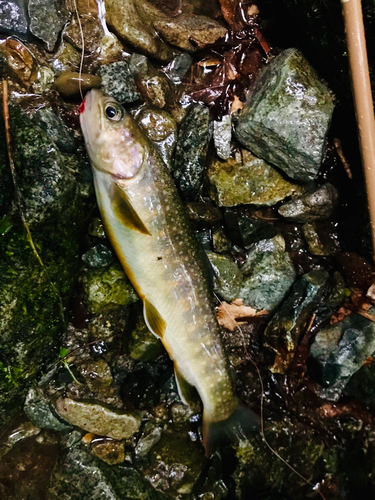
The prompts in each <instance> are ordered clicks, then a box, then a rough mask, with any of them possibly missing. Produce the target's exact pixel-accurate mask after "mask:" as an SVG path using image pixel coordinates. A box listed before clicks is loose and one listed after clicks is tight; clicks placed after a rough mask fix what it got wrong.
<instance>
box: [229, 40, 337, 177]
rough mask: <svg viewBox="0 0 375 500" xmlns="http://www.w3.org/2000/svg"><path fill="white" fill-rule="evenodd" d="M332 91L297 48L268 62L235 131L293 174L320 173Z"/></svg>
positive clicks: (253, 148)
mask: <svg viewBox="0 0 375 500" xmlns="http://www.w3.org/2000/svg"><path fill="white" fill-rule="evenodd" d="M333 108H334V104H333V97H332V95H331V94H330V92H329V91H328V89H327V87H326V86H325V84H324V83H323V82H322V81H320V80H319V78H318V77H317V75H316V74H315V72H314V70H313V69H312V67H311V66H310V65H309V63H308V62H307V60H306V59H305V58H304V56H303V55H302V54H301V53H300V52H299V51H298V50H297V49H287V50H284V51H283V52H282V53H281V54H279V55H278V56H276V57H275V58H274V59H273V60H272V61H271V62H270V64H269V65H267V66H265V68H264V69H263V70H262V72H261V73H260V75H259V76H258V77H257V80H256V82H255V85H254V87H253V88H252V91H251V93H250V95H249V98H248V100H247V102H246V104H245V106H244V109H243V110H242V112H241V114H240V116H239V119H238V122H237V126H236V130H235V136H236V138H237V140H238V141H239V142H240V143H241V144H243V145H244V146H246V147H247V148H249V149H250V151H252V152H253V153H254V154H256V155H257V156H259V157H260V158H263V159H264V160H266V161H267V162H269V163H272V164H274V165H276V166H277V167H279V168H280V169H281V170H283V171H284V172H285V173H286V174H287V175H288V176H289V177H292V178H293V179H297V180H300V181H310V180H313V179H315V178H316V177H317V174H318V171H319V168H320V164H321V161H322V156H323V147H324V143H325V138H326V134H327V131H328V128H329V125H330V122H331V117H332V112H333Z"/></svg>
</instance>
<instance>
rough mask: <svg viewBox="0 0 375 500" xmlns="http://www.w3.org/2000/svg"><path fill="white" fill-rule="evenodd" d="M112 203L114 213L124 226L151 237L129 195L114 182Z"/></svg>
mask: <svg viewBox="0 0 375 500" xmlns="http://www.w3.org/2000/svg"><path fill="white" fill-rule="evenodd" d="M112 203H113V211H114V213H115V215H116V217H118V219H119V220H120V221H121V222H122V224H123V225H124V226H126V227H128V228H129V229H134V230H136V231H139V232H140V233H143V234H148V235H150V236H151V233H150V231H149V230H148V229H147V227H146V226H145V225H144V223H143V222H142V220H141V218H140V217H139V215H138V214H137V212H136V211H135V210H134V208H133V206H132V204H131V201H130V200H129V197H128V195H127V194H126V193H125V192H124V191H123V190H122V189H121V187H120V186H119V185H118V184H117V183H116V182H114V184H113V201H112Z"/></svg>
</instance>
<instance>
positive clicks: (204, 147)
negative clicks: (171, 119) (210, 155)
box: [172, 104, 211, 200]
mask: <svg viewBox="0 0 375 500" xmlns="http://www.w3.org/2000/svg"><path fill="white" fill-rule="evenodd" d="M210 136H211V134H210V113H209V110H208V108H207V107H206V106H203V105H200V104H196V105H195V106H193V107H192V108H191V110H190V111H189V114H188V115H187V116H186V118H185V120H184V121H183V123H182V125H181V127H180V131H179V135H178V139H177V145H176V154H175V164H174V168H173V172H172V174H173V176H174V179H175V181H176V183H177V186H178V187H179V189H180V191H181V193H182V194H183V196H184V197H185V198H186V199H188V200H194V199H195V198H197V196H198V194H199V192H200V189H201V187H202V183H203V173H204V167H205V161H206V155H207V151H208V144H209V141H210Z"/></svg>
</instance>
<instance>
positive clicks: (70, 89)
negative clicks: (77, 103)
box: [53, 71, 102, 98]
mask: <svg viewBox="0 0 375 500" xmlns="http://www.w3.org/2000/svg"><path fill="white" fill-rule="evenodd" d="M101 82H102V81H101V78H100V77H99V76H97V75H90V74H86V73H78V72H75V71H65V72H64V73H61V75H60V76H58V77H57V78H56V80H55V81H54V83H53V85H54V87H55V89H56V90H57V92H58V93H59V94H60V95H61V96H62V97H67V98H73V97H79V96H80V92H81V90H82V92H87V91H88V90H91V89H97V88H99V87H100V85H101Z"/></svg>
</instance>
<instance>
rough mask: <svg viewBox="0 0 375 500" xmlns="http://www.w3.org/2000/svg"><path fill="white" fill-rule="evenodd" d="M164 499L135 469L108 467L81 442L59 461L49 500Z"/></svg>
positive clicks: (51, 482)
mask: <svg viewBox="0 0 375 500" xmlns="http://www.w3.org/2000/svg"><path fill="white" fill-rule="evenodd" d="M88 498H90V500H102V499H105V500H161V499H162V498H165V496H164V495H163V494H162V493H160V492H158V491H155V490H154V488H152V486H150V484H149V483H148V482H147V481H146V480H145V479H144V478H143V477H142V476H141V475H140V474H139V473H138V472H137V471H136V470H134V469H132V468H130V467H124V466H121V465H108V464H106V463H105V462H103V461H102V460H100V459H99V458H98V457H96V456H95V455H94V453H93V452H92V451H91V450H90V449H89V448H88V447H87V446H85V445H84V444H82V443H78V444H77V445H75V446H73V447H72V448H70V449H69V450H68V451H67V453H66V454H65V455H63V456H62V457H60V458H59V460H58V462H57V464H56V465H55V468H54V469H53V471H52V475H51V479H50V484H49V488H48V491H47V496H46V499H47V500H87V499H88Z"/></svg>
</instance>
